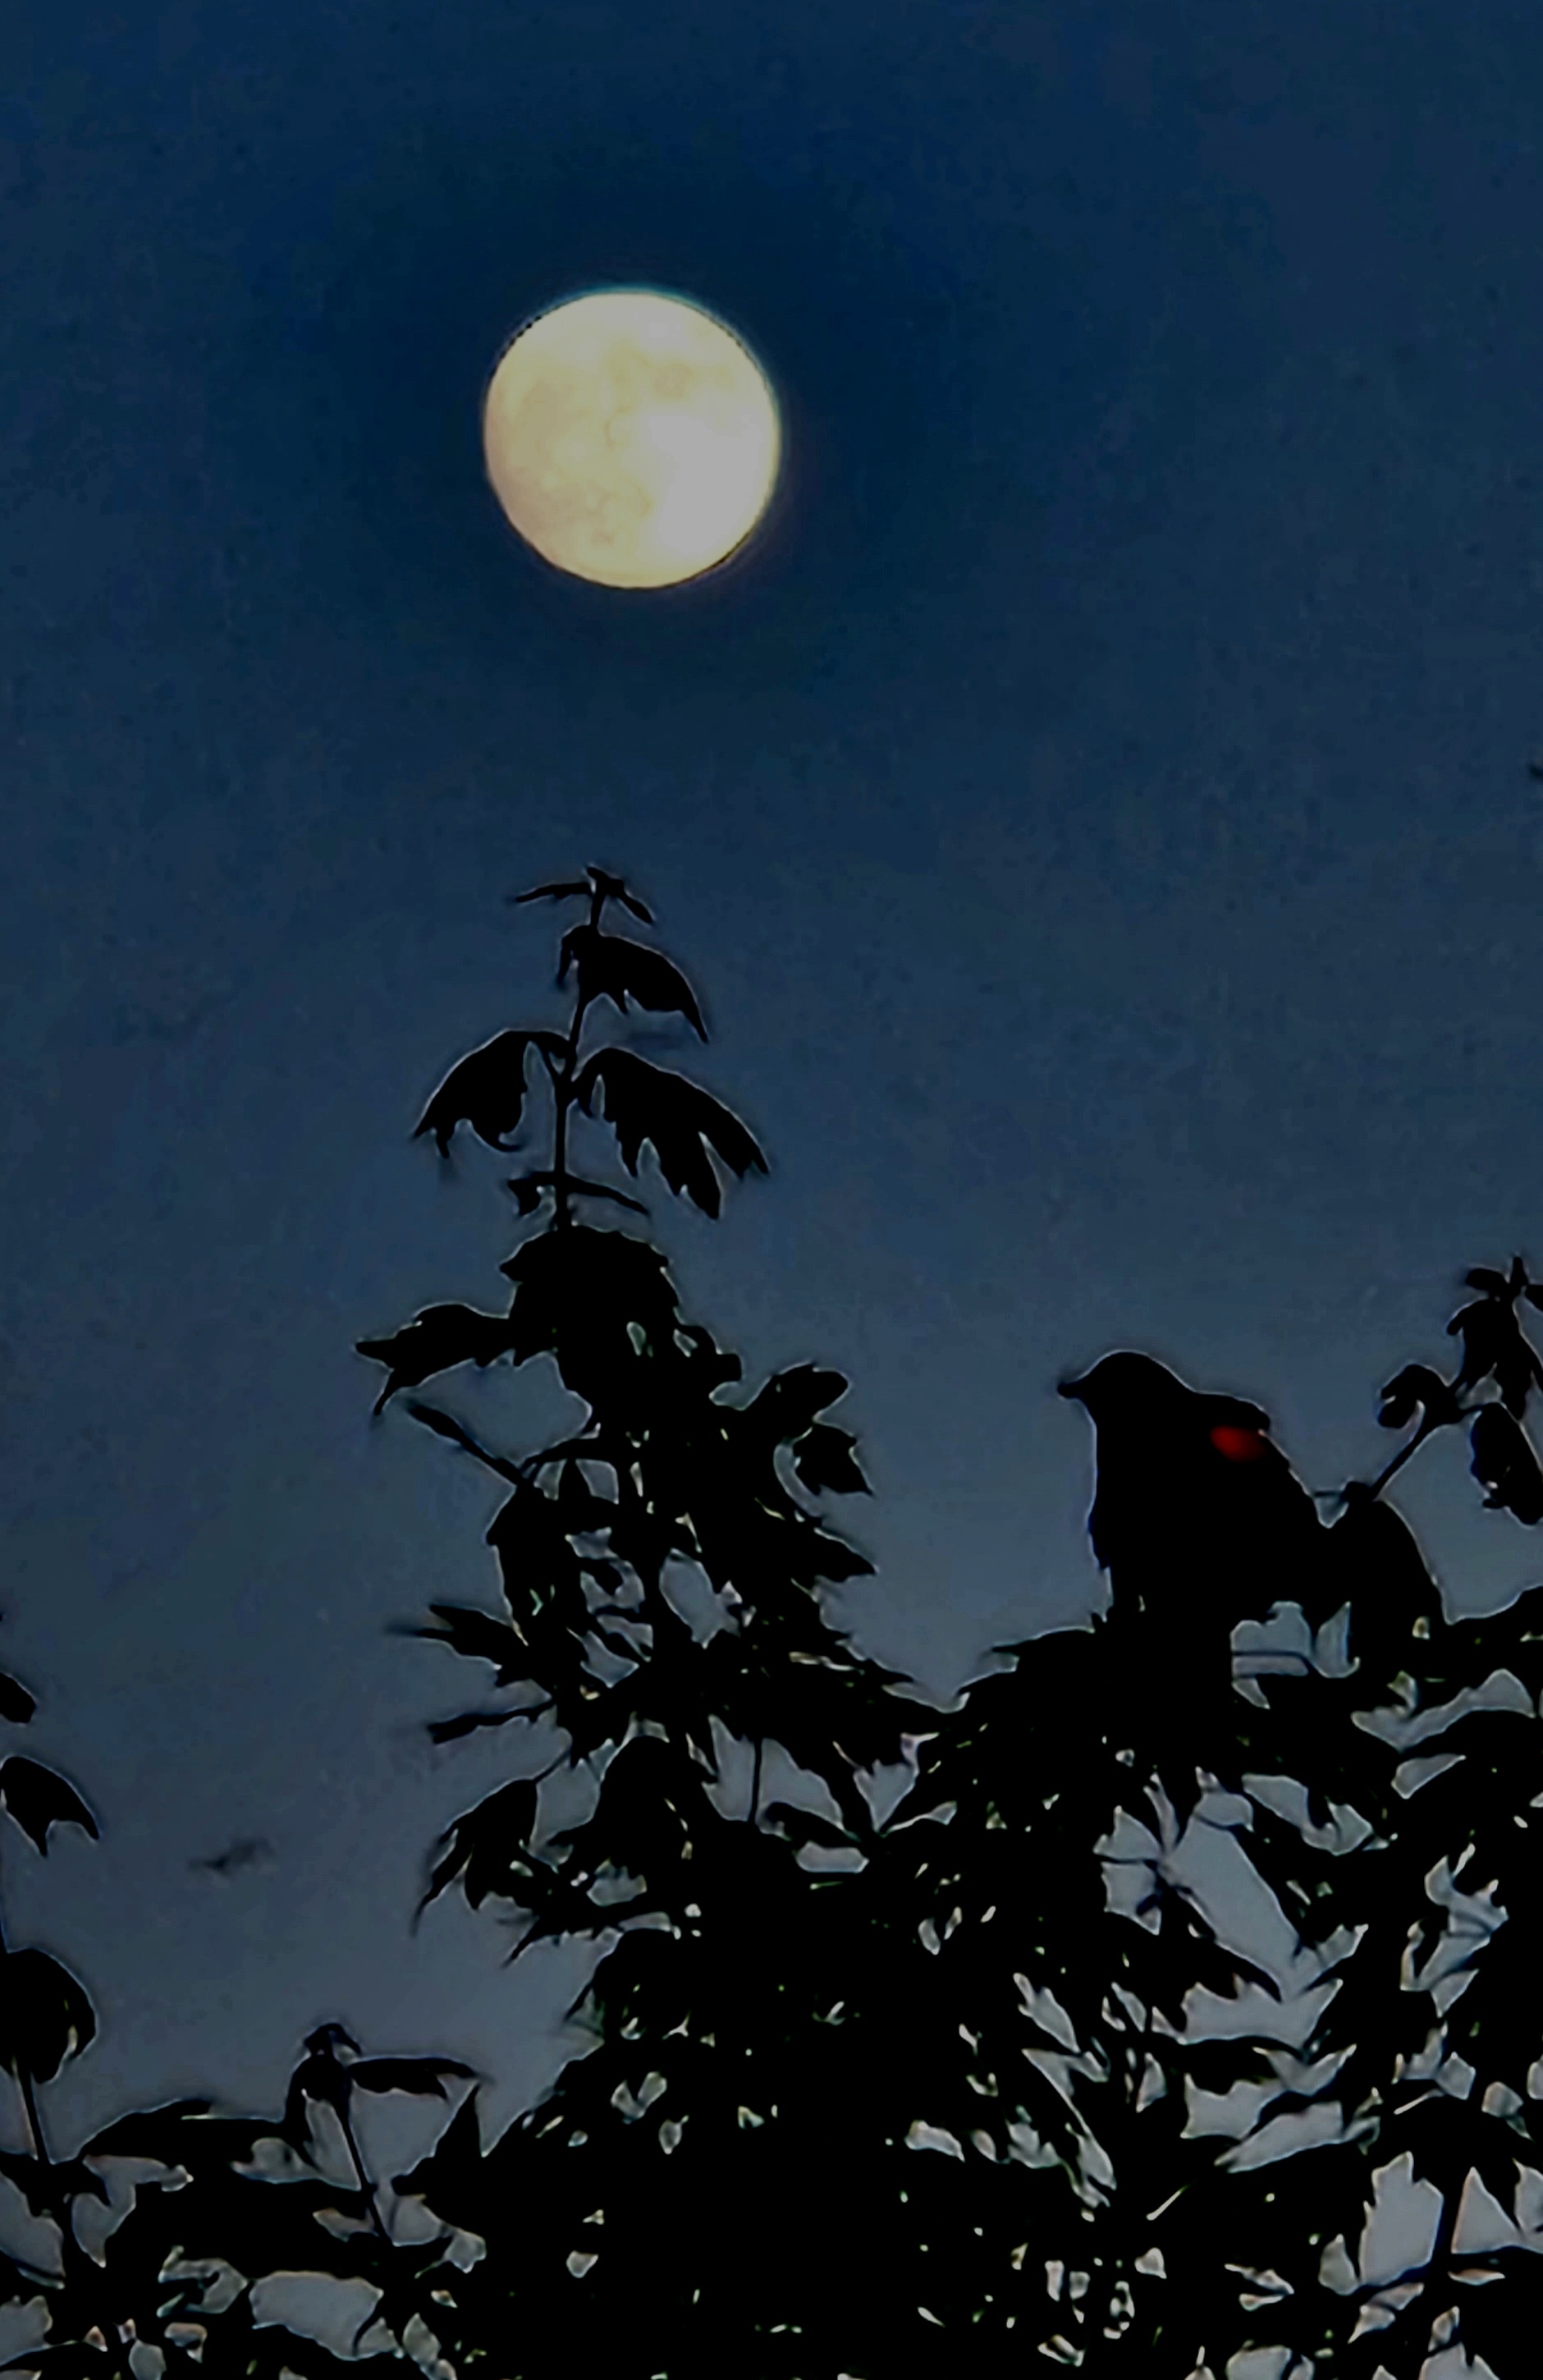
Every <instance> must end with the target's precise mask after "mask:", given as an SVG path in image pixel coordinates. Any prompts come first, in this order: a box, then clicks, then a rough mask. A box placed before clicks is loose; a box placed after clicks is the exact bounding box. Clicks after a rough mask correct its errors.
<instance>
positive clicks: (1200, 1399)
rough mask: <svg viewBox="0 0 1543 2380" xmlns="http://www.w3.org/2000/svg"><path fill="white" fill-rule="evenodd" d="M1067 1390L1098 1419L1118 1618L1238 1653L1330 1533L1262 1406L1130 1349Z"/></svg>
mask: <svg viewBox="0 0 1543 2380" xmlns="http://www.w3.org/2000/svg"><path fill="white" fill-rule="evenodd" d="M1059 1389H1060V1393H1061V1395H1062V1396H1064V1397H1069V1398H1072V1399H1074V1400H1075V1401H1076V1403H1079V1404H1080V1405H1081V1406H1082V1407H1083V1409H1084V1410H1085V1411H1086V1413H1087V1414H1088V1415H1089V1417H1090V1419H1091V1422H1092V1424H1093V1429H1094V1433H1095V1440H1096V1487H1095V1492H1094V1496H1093V1502H1092V1508H1091V1512H1090V1513H1089V1515H1088V1534H1089V1536H1090V1537H1091V1540H1092V1548H1093V1553H1094V1555H1095V1557H1096V1559H1097V1560H1098V1563H1099V1566H1100V1568H1101V1569H1103V1570H1106V1571H1107V1572H1108V1573H1109V1583H1110V1594H1111V1605H1112V1611H1113V1614H1114V1615H1115V1616H1116V1617H1118V1616H1120V1615H1122V1614H1127V1613H1128V1614H1129V1615H1131V1616H1133V1617H1134V1616H1136V1615H1138V1614H1143V1615H1145V1616H1146V1617H1148V1618H1149V1619H1151V1620H1153V1621H1161V1622H1162V1623H1163V1626H1164V1627H1165V1628H1166V1629H1168V1630H1171V1631H1173V1632H1175V1633H1177V1634H1178V1635H1179V1636H1181V1637H1182V1638H1184V1639H1186V1640H1188V1641H1190V1642H1192V1643H1193V1644H1194V1645H1195V1646H1196V1649H1197V1650H1198V1649H1199V1640H1200V1638H1201V1636H1202V1635H1203V1634H1208V1633H1209V1634H1211V1635H1212V1636H1215V1637H1217V1638H1218V1639H1219V1642H1220V1644H1221V1645H1222V1647H1223V1648H1225V1647H1226V1646H1227V1645H1229V1644H1230V1638H1231V1632H1232V1629H1233V1628H1234V1627H1235V1626H1236V1624H1237V1622H1238V1621H1241V1620H1264V1619H1267V1618H1268V1617H1269V1614H1270V1611H1271V1609H1272V1606H1273V1605H1275V1604H1277V1603H1284V1602H1290V1601H1296V1600H1301V1599H1302V1596H1303V1594H1304V1592H1308V1593H1310V1592H1311V1587H1312V1585H1313V1583H1314V1576H1315V1573H1317V1572H1318V1571H1320V1569H1321V1567H1322V1561H1323V1551H1324V1544H1325V1539H1326V1536H1327V1532H1326V1531H1325V1530H1324V1528H1323V1525H1322V1524H1321V1523H1320V1519H1319V1517H1318V1512H1317V1510H1316V1508H1315V1506H1314V1503H1313V1500H1312V1498H1311V1497H1310V1496H1309V1495H1308V1490H1307V1489H1306V1488H1304V1487H1303V1486H1302V1484H1301V1482H1300V1480H1299V1479H1297V1478H1296V1475H1295V1474H1294V1472H1293V1471H1292V1469H1291V1466H1290V1464H1289V1463H1287V1461H1286V1459H1285V1456H1284V1454H1283V1453H1282V1452H1281V1451H1280V1448H1279V1447H1278V1446H1276V1445H1275V1444H1274V1443H1273V1442H1272V1439H1271V1438H1270V1436H1269V1430H1270V1416H1269V1415H1268V1414H1267V1413H1266V1412H1265V1411H1264V1410H1263V1408H1262V1407H1261V1406H1260V1405H1256V1404H1251V1403H1248V1401H1247V1400H1246V1399H1245V1398H1242V1397H1232V1396H1221V1395H1212V1394H1208V1393H1206V1392H1204V1391H1202V1390H1197V1389H1192V1388H1189V1387H1188V1386H1187V1384H1186V1382H1184V1381H1183V1380H1181V1379H1180V1378H1179V1377H1178V1375H1177V1374H1176V1373H1175V1372H1171V1371H1170V1370H1169V1369H1168V1367H1167V1366H1166V1365H1165V1364H1160V1363H1159V1362H1158V1361H1157V1360H1156V1358H1155V1357H1154V1356H1151V1355H1143V1354H1137V1353H1136V1352H1135V1351H1133V1350H1131V1349H1127V1348H1121V1349H1119V1350H1117V1351H1116V1352H1115V1354H1109V1355H1104V1356H1103V1357H1101V1359H1100V1360H1099V1362H1098V1363H1096V1364H1095V1365H1094V1366H1093V1367H1092V1369H1091V1371H1089V1372H1087V1373H1085V1374H1083V1376H1082V1377H1081V1378H1077V1379H1066V1380H1062V1381H1061V1382H1060V1383H1059Z"/></svg>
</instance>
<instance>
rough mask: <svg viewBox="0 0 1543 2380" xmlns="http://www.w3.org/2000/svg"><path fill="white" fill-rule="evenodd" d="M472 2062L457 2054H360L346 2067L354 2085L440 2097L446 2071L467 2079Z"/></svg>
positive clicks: (363, 2088) (413, 2094)
mask: <svg viewBox="0 0 1543 2380" xmlns="http://www.w3.org/2000/svg"><path fill="white" fill-rule="evenodd" d="M475 2074H476V2067H475V2066H464V2065H463V2064H462V2062H461V2060H460V2058H356V2060H355V2062H354V2063H353V2065H352V2066H350V2068H349V2069H348V2079H349V2081H350V2083H353V2084H354V2086H355V2087H356V2089H357V2090H360V2091H373V2092H378V2093H384V2092H387V2091H401V2092H403V2093H404V2094H406V2095H408V2096H409V2097H411V2098H415V2099H442V2098H443V2097H444V2095H445V2083H444V2078H445V2077H446V2076H447V2075H452V2076H455V2077H458V2078H459V2079H460V2080H461V2081H463V2082H469V2081H470V2080H471V2079H472V2078H473V2077H474V2076H475Z"/></svg>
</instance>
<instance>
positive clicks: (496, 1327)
mask: <svg viewBox="0 0 1543 2380" xmlns="http://www.w3.org/2000/svg"><path fill="white" fill-rule="evenodd" d="M514 1344H515V1333H514V1330H513V1329H512V1325H511V1323H510V1320H509V1318H508V1316H507V1315H503V1314H481V1313H479V1312H478V1311H477V1310H476V1307H474V1306H470V1305H429V1306H426V1307H425V1308H424V1310H423V1312H422V1313H421V1314H418V1315H416V1316H415V1317H414V1318H413V1320H412V1321H411V1322H408V1323H405V1324H404V1326H403V1328H402V1329H401V1330H398V1331H396V1332H395V1333H394V1334H393V1336H392V1337H391V1338H390V1339H360V1340H358V1341H356V1346H357V1348H358V1352H359V1354H361V1355H368V1357H369V1360H370V1362H371V1363H372V1364H385V1365H387V1366H389V1368H390V1378H388V1380H387V1382H386V1385H385V1387H384V1388H383V1389H382V1390H381V1391H380V1396H379V1397H378V1398H377V1400H376V1403H375V1411H376V1412H377V1413H381V1412H383V1411H384V1409H385V1407H386V1406H387V1405H388V1404H389V1403H390V1402H391V1400H392V1397H394V1396H395V1395H396V1393H397V1391H398V1390H399V1389H416V1388H418V1387H420V1386H421V1385H422V1383H423V1382H424V1381H425V1380H428V1379H432V1378H434V1377H435V1375H436V1374H438V1373H440V1372H448V1371H452V1370H453V1368H454V1367H455V1366H456V1365H458V1364H476V1366H478V1367H479V1369H485V1368H486V1366H488V1365H489V1364H493V1363H496V1362H497V1361H498V1359H499V1357H500V1355H507V1354H510V1353H511V1351H512V1348H513V1347H514Z"/></svg>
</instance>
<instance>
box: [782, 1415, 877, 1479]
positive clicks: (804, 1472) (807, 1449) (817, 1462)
mask: <svg viewBox="0 0 1543 2380" xmlns="http://www.w3.org/2000/svg"><path fill="white" fill-rule="evenodd" d="M856 1444H857V1440H856V1439H855V1438H854V1437H853V1436H852V1434H851V1432H850V1430H845V1429H838V1428H837V1427H835V1425H834V1423H831V1422H823V1421H817V1422H815V1423H814V1425H813V1427H811V1428H810V1429H808V1430H807V1431H806V1432H805V1433H804V1435H803V1437H802V1438H801V1439H799V1440H798V1441H797V1443H796V1444H795V1446H794V1448H793V1453H792V1463H793V1469H794V1470H795V1471H796V1472H797V1474H798V1475H799V1477H800V1479H801V1480H802V1482H803V1485H804V1486H805V1487H806V1488H808V1489H809V1490H810V1492H811V1494H812V1495H815V1496H818V1495H821V1494H823V1493H824V1492H825V1491H826V1489H827V1488H828V1489H830V1490H831V1491H833V1492H834V1493H835V1494H837V1495H842V1496H851V1495H861V1496H867V1495H870V1494H872V1492H873V1491H872V1489H871V1488H869V1485H868V1482H867V1481H866V1479H864V1477H863V1476H862V1470H861V1469H860V1467H859V1465H858V1462H857V1457H856V1455H855V1453H854V1452H853V1449H854V1448H855V1446H856Z"/></svg>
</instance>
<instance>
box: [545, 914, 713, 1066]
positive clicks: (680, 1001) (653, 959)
mask: <svg viewBox="0 0 1543 2380" xmlns="http://www.w3.org/2000/svg"><path fill="white" fill-rule="evenodd" d="M571 966H576V967H577V969H578V975H579V996H580V998H581V999H582V1000H584V1001H585V1002H588V1001H592V1000H609V1001H610V1002H611V1003H612V1004H613V1006H615V1007H616V1008H617V1009H619V1010H620V1011H621V1014H623V1015H625V1014H626V1012H627V1002H628V1001H629V1000H635V1001H636V1002H637V1004H638V1006H639V1007H640V1008H648V1009H655V1010H669V1011H671V1012H673V1013H676V1014H680V1015H681V1016H683V1017H685V1019H686V1020H687V1022H688V1023H689V1024H690V1025H691V1026H692V1027H693V1030H694V1031H695V1032H696V1034H697V1035H698V1037H699V1038H701V1039H702V1040H704V1041H705V1039H706V1038H707V1028H706V1026H705V1025H704V1024H703V1022H702V1013H701V1011H700V1009H699V1008H698V1007H697V1004H696V999H695V995H694V993H693V990H692V988H691V986H690V984H689V983H688V982H687V981H686V978H685V977H684V976H683V975H682V974H681V970H680V968H679V967H678V966H675V965H672V963H671V962H670V961H669V959H667V958H666V957H665V955H664V953H663V952H662V951H651V950H650V949H649V948H648V946H647V944H646V943H645V942H634V941H629V940H628V939H627V937H626V936H625V935H624V934H608V933H604V932H602V930H601V929H600V928H599V927H598V926H572V927H570V928H569V930H568V931H567V933H565V934H564V935H563V937H562V952H561V963H560V965H559V967H558V976H557V979H558V981H559V983H565V982H566V981H567V979H568V970H569V968H570V967H571Z"/></svg>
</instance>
